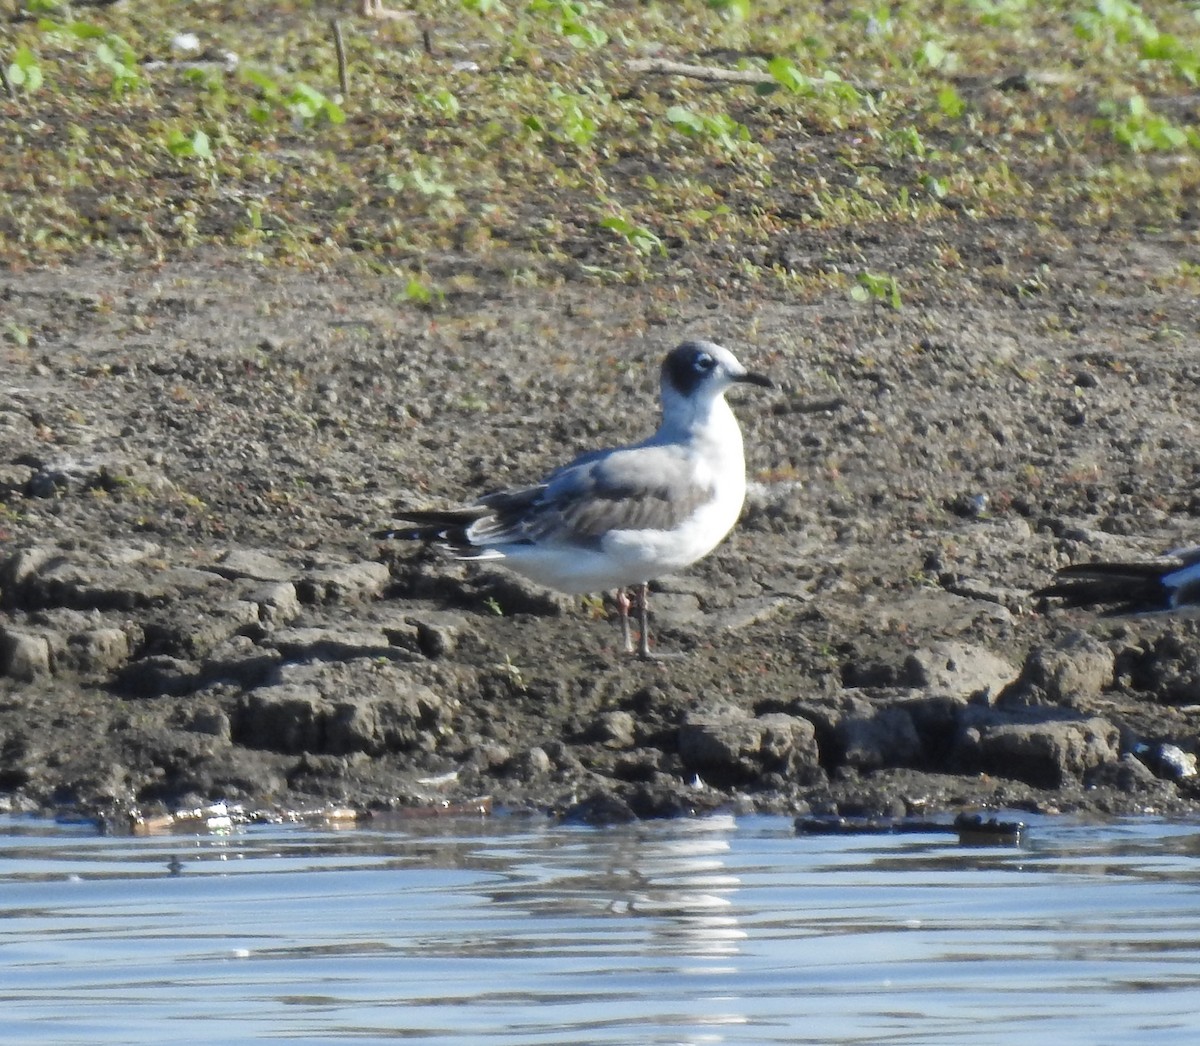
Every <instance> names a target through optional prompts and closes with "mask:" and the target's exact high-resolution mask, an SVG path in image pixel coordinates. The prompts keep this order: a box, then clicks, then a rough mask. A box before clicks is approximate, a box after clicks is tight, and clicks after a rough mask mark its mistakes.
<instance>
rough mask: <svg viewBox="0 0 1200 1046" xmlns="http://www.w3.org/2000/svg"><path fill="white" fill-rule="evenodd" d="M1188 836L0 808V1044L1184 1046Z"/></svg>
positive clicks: (1192, 950)
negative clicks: (311, 818) (220, 816)
mask: <svg viewBox="0 0 1200 1046" xmlns="http://www.w3.org/2000/svg"><path fill="white" fill-rule="evenodd" d="M1198 854H1200V826H1192V825H1186V824H1170V823H1163V822H1158V821H1139V822H1119V823H1113V824H1090V825H1088V824H1078V823H1070V822H1062V821H1053V820H1047V821H1041V822H1035V823H1034V825H1033V826H1032V830H1031V832H1030V833H1029V836H1028V839H1027V841H1026V843H1025V845H1024V846H1023V847H1021V848H1020V849H1017V848H1012V849H994V848H980V849H972V848H965V847H961V846H959V845H958V844H957V842H956V841H954V840H953V838H952V837H947V836H942V835H938V836H934V835H930V836H895V837H878V836H874V837H866V838H844V837H839V838H820V837H816V838H814V837H809V836H803V837H798V836H796V835H795V834H794V833H793V832H792V830H791V824H790V822H789V821H788V820H786V819H783V818H742V819H737V820H735V819H734V818H732V817H711V818H705V819H701V820H693V821H673V822H662V823H652V824H644V825H636V826H631V827H627V828H614V829H605V830H593V829H586V828H578V827H561V826H555V825H553V824H551V823H549V822H543V821H538V820H523V819H516V818H507V819H506V818H495V819H492V820H486V821H481V820H458V821H448V822H434V823H428V822H421V823H413V822H396V823H395V824H393V825H386V824H381V823H380V822H373V823H372V826H371V827H370V828H366V829H354V830H345V829H343V830H338V831H334V830H316V829H312V828H302V827H285V826H255V827H252V828H248V829H241V830H234V831H232V832H228V833H226V834H222V835H203V836H194V837H185V836H159V837H152V838H141V839H132V838H105V837H100V836H97V835H95V834H94V833H93V832H92V831H91V830H89V829H88V828H86V827H84V826H76V827H69V826H61V825H54V824H50V823H48V822H40V821H31V820H27V819H15V818H9V819H4V818H0V1014H3V1021H2V1024H3V1028H4V1032H3V1034H0V1038H3V1040H4V1041H5V1042H9V1041H12V1042H21V1043H54V1044H65V1043H88V1044H94V1043H161V1042H164V1041H174V1042H189V1043H191V1042H213V1043H218V1042H219V1043H230V1042H246V1041H254V1040H260V1039H275V1040H283V1041H288V1042H308V1041H312V1042H317V1041H319V1042H329V1041H336V1040H354V1041H356V1042H384V1041H387V1042H395V1041H396V1040H403V1041H405V1042H418V1043H419V1042H427V1043H437V1044H445V1043H464V1044H465V1043H485V1044H501V1043H504V1044H514V1046H515V1044H522V1046H525V1044H531V1043H596V1044H601V1043H604V1044H610V1043H630V1044H639V1046H641V1044H649V1043H654V1044H659V1043H662V1044H666V1043H671V1044H677V1043H705V1044H713V1043H812V1044H822V1046H829V1044H834V1043H839V1044H840V1043H888V1044H931V1043H934V1044H936V1043H945V1044H954V1046H962V1044H968V1046H972V1044H974V1046H980V1044H998V1046H999V1044H1013V1046H1015V1044H1017V1043H1020V1044H1022V1046H1025V1044H1028V1043H1042V1042H1047V1041H1051V1042H1053V1043H1054V1044H1055V1046H1066V1044H1075V1043H1077V1044H1080V1046H1084V1044H1087V1046H1096V1044H1103V1043H1117V1042H1121V1043H1122V1044H1126V1043H1131V1042H1132V1043H1141V1042H1149V1041H1151V1040H1153V1042H1154V1043H1155V1046H1162V1044H1164V1043H1168V1044H1169V1043H1180V1044H1182V1043H1188V1044H1189V1046H1190V1044H1192V1043H1194V1042H1196V1041H1200V1039H1198V1036H1200V943H1198V942H1200V866H1198V864H1197V855H1198Z"/></svg>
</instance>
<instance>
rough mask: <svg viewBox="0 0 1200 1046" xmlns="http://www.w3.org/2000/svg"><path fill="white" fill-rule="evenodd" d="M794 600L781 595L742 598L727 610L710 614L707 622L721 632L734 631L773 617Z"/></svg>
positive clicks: (792, 604)
mask: <svg viewBox="0 0 1200 1046" xmlns="http://www.w3.org/2000/svg"><path fill="white" fill-rule="evenodd" d="M795 602H796V601H795V600H794V599H790V598H787V599H785V598H784V597H782V596H762V597H760V598H758V599H744V600H741V601H740V602H738V603H737V604H736V605H735V606H733V607H731V608H729V609H728V610H722V611H719V612H718V613H715V614H711V615H710V616H709V618H708V623H709V624H710V625H712V626H713V627H715V628H718V629H720V630H721V631H722V632H736V631H738V630H739V629H743V628H749V627H750V626H751V625H757V624H758V623H759V622H761V621H767V620H769V619H771V618H773V617H775V616H776V615H778V614H779V613H780V612H781V611H783V610H784V609H785V608H786V607H790V606H794V605H795Z"/></svg>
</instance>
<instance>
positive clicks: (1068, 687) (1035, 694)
mask: <svg viewBox="0 0 1200 1046" xmlns="http://www.w3.org/2000/svg"><path fill="white" fill-rule="evenodd" d="M1115 666H1116V658H1115V657H1114V655H1113V652H1112V651H1111V650H1110V649H1109V648H1108V647H1107V646H1105V645H1104V644H1103V643H1101V642H1100V641H1099V640H1097V639H1094V638H1093V637H1092V636H1090V635H1088V634H1087V633H1086V632H1071V633H1070V634H1068V635H1066V636H1064V637H1063V638H1062V639H1060V640H1058V641H1057V642H1056V643H1055V644H1054V645H1053V646H1051V647H1034V648H1033V649H1032V650H1031V651H1030V652H1029V656H1028V657H1026V659H1025V664H1024V666H1023V667H1022V669H1021V675H1020V677H1019V678H1018V679H1017V680H1016V681H1015V682H1014V683H1013V684H1012V686H1011V687H1009V688H1008V689H1007V690H1005V692H1004V693H1003V694H1002V695H1001V702H1002V703H1004V704H1016V705H1020V704H1029V703H1044V702H1050V703H1052V704H1059V705H1071V706H1078V705H1079V704H1080V703H1081V702H1084V701H1087V700H1088V699H1090V698H1094V697H1096V696H1098V695H1099V694H1100V693H1101V692H1102V691H1103V690H1104V689H1106V688H1107V687H1109V686H1111V685H1112V682H1113V675H1114V672H1115Z"/></svg>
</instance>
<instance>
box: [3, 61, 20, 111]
mask: <svg viewBox="0 0 1200 1046" xmlns="http://www.w3.org/2000/svg"><path fill="white" fill-rule="evenodd" d="M0 80H3V81H4V93H5V94H7V95H8V97H9V98H11V99H12V100H13V101H14V102H15V101H16V100H17V92H16V91H14V90H13V85H12V84H10V83H9V82H8V73H6V72H5V71H4V63H3V62H0Z"/></svg>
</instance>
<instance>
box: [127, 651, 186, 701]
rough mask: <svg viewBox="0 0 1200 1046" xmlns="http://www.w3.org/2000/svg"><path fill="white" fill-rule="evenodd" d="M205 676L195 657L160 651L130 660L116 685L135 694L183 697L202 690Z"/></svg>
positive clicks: (132, 694) (136, 695) (130, 693)
mask: <svg viewBox="0 0 1200 1046" xmlns="http://www.w3.org/2000/svg"><path fill="white" fill-rule="evenodd" d="M202 681H203V676H202V672H201V669H200V666H199V665H197V664H196V663H194V662H192V661H184V660H182V659H180V658H176V657H170V656H168V655H166V654H156V655H152V656H150V657H144V658H142V659H140V660H138V661H130V662H129V663H128V664H126V665H125V667H124V668H123V669H121V670H120V672H118V673H117V676H116V679H115V680H114V685H115V686H116V688H117V689H118V690H119V691H121V692H122V693H126V694H129V695H131V696H134V697H160V696H163V695H169V696H172V697H179V696H181V695H183V694H190V693H192V692H193V691H195V690H198V689H199V688H200V686H201V685H202Z"/></svg>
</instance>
